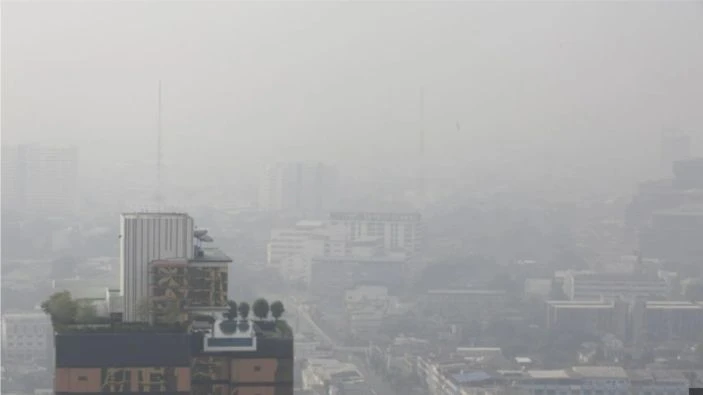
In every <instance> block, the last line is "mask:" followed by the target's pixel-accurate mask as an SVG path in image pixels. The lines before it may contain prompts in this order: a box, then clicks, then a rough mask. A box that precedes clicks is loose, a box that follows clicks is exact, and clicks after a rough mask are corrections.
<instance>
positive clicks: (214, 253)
mask: <svg viewBox="0 0 703 395" xmlns="http://www.w3.org/2000/svg"><path fill="white" fill-rule="evenodd" d="M200 251H202V252H203V255H202V256H197V257H194V258H191V259H189V260H188V262H224V263H230V262H232V258H230V257H228V256H227V255H226V254H225V253H224V252H222V251H221V250H220V249H219V248H216V247H201V248H200Z"/></svg>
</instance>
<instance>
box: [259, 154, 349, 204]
mask: <svg viewBox="0 0 703 395" xmlns="http://www.w3.org/2000/svg"><path fill="white" fill-rule="evenodd" d="M337 178H338V175H337V170H336V169H335V168H334V167H331V166H329V165H325V164H324V163H320V162H288V163H276V164H274V165H272V166H269V167H267V168H266V170H265V172H264V174H263V176H262V178H261V182H260V185H259V208H261V209H264V210H269V211H288V212H296V213H301V214H304V215H313V216H315V215H321V214H323V213H324V212H325V211H326V210H329V209H331V208H332V207H334V204H335V201H336V189H337Z"/></svg>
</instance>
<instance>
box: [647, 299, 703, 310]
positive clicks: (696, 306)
mask: <svg viewBox="0 0 703 395" xmlns="http://www.w3.org/2000/svg"><path fill="white" fill-rule="evenodd" d="M646 307H647V309H650V310H703V305H701V304H700V303H697V302H688V301H670V300H664V301H658V300H657V301H653V300H649V301H647V302H646Z"/></svg>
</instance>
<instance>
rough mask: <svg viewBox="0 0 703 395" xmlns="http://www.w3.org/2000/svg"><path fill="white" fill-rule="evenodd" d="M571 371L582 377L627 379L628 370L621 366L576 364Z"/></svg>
mask: <svg viewBox="0 0 703 395" xmlns="http://www.w3.org/2000/svg"><path fill="white" fill-rule="evenodd" d="M571 371H572V372H574V373H576V374H578V375H579V376H581V377H590V378H604V379H611V378H612V379H627V377H628V376H627V372H626V371H625V369H623V368H621V367H619V366H574V367H573V368H571Z"/></svg>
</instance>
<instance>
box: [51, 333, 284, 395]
mask: <svg viewBox="0 0 703 395" xmlns="http://www.w3.org/2000/svg"><path fill="white" fill-rule="evenodd" d="M222 322H223V321H221V320H216V321H215V322H214V323H213V324H212V325H211V326H210V328H209V330H207V331H205V332H185V331H177V330H171V331H164V332H154V331H152V330H150V331H140V330H130V331H124V332H121V331H119V330H117V331H114V330H108V329H107V328H106V329H105V331H104V332H102V333H101V332H100V331H99V330H96V329H92V330H78V331H75V332H72V333H61V334H57V335H56V372H55V382H54V391H55V393H56V394H57V395H68V394H76V393H83V394H85V393H89V394H111V393H126V394H147V393H162V394H171V395H186V394H194V395H230V394H238V395H292V394H293V338H292V336H281V335H274V336H271V335H269V333H271V328H266V326H267V325H268V326H272V325H275V324H274V323H273V322H263V323H258V322H254V321H241V320H240V321H239V322H238V324H235V325H236V326H237V329H235V330H234V331H230V330H222V328H220V324H222ZM262 326H263V327H264V328H262Z"/></svg>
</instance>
